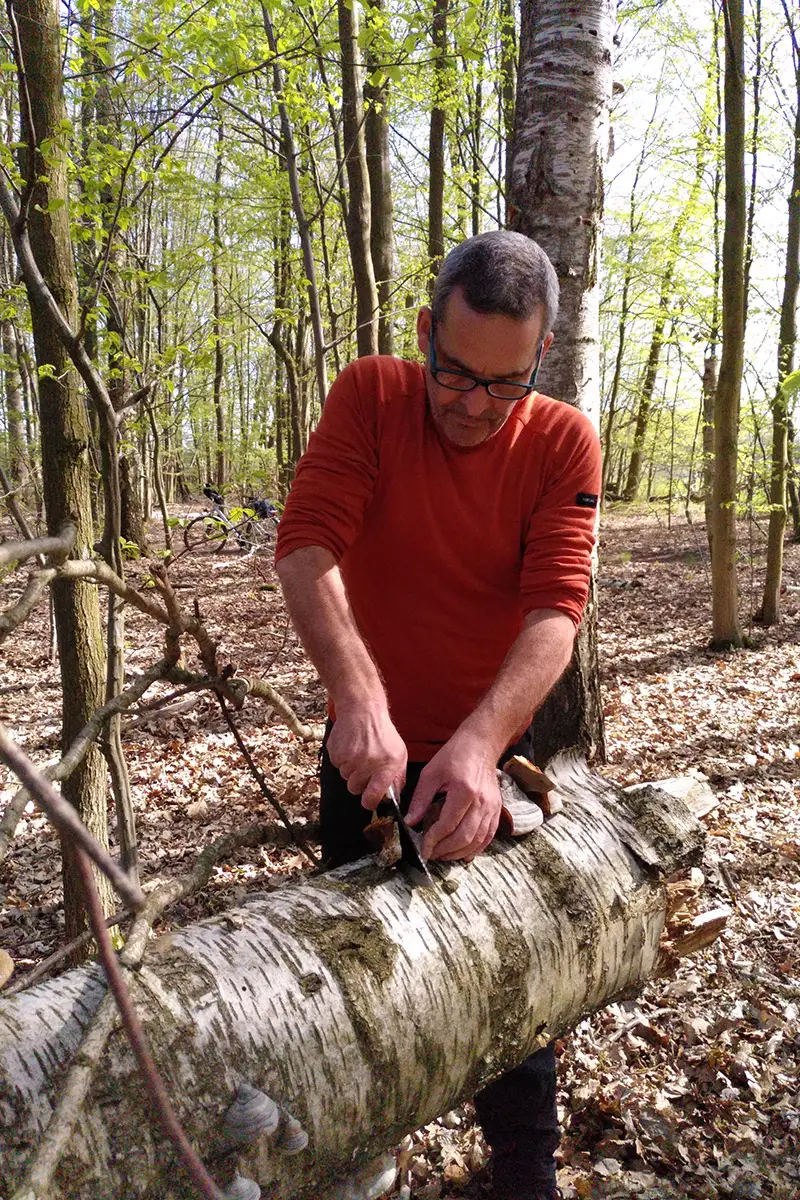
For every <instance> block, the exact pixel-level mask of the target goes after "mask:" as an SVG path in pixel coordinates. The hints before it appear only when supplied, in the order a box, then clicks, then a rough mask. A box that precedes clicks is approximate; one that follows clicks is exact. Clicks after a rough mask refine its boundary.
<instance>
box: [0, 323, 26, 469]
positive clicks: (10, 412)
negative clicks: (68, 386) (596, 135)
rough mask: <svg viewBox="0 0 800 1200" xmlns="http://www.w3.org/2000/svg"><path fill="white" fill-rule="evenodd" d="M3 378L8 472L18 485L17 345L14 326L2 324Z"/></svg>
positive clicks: (21, 413) (21, 417)
mask: <svg viewBox="0 0 800 1200" xmlns="http://www.w3.org/2000/svg"><path fill="white" fill-rule="evenodd" d="M2 326H3V328H2V339H3V340H2V346H3V377H4V379H5V398H6V422H7V429H8V470H9V475H10V476H11V481H12V483H15V484H18V483H21V482H22V480H23V478H24V476H25V462H26V457H27V454H26V446H25V409H24V407H23V403H22V381H21V378H20V373H19V366H18V363H17V344H16V339H15V337H14V324H13V322H12V321H10V320H4V321H3V322H2Z"/></svg>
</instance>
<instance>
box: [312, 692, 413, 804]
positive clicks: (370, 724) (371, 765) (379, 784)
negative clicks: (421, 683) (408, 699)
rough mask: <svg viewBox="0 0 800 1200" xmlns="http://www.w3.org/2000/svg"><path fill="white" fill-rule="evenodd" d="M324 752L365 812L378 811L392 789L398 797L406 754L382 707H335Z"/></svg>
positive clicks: (384, 707)
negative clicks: (334, 718)
mask: <svg viewBox="0 0 800 1200" xmlns="http://www.w3.org/2000/svg"><path fill="white" fill-rule="evenodd" d="M327 750H328V755H329V756H330V760H331V762H332V763H333V765H334V766H335V767H338V769H339V773H340V774H341V776H342V778H343V779H346V780H347V790H348V791H349V792H352V793H353V795H354V796H358V795H361V803H362V804H363V805H364V808H372V809H374V808H377V807H378V805H379V804H380V802H381V800H383V798H384V796H385V795H386V793H387V791H388V790H389V788H390V787H391V786H392V785H394V787H395V788H396V789H397V794H398V796H399V795H400V792H401V790H402V788H403V784H404V783H405V780H406V766H407V764H408V751H407V750H406V745H405V742H404V741H403V739H402V738H401V737H400V734H399V733H398V732H397V730H396V729H395V727H394V725H393V724H392V719H391V717H390V716H389V710H388V709H387V708H386V706H385V705H381V706H378V707H373V708H369V707H360V708H358V709H356V708H349V707H345V708H341V707H340V706H339V705H337V708H336V720H335V721H334V723H333V729H332V730H331V733H330V737H329V738H328V741H327Z"/></svg>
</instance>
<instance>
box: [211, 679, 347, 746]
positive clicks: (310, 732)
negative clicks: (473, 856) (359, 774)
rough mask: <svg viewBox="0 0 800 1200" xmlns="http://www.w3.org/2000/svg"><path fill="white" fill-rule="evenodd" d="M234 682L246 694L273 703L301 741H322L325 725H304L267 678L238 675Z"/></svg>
mask: <svg viewBox="0 0 800 1200" xmlns="http://www.w3.org/2000/svg"><path fill="white" fill-rule="evenodd" d="M232 682H233V683H235V684H236V685H238V686H240V687H243V688H244V694H245V695H246V696H259V697H260V698H261V699H262V700H266V701H267V702H268V703H269V704H271V705H272V707H273V708H274V709H275V711H276V712H277V713H278V714H279V716H280V717H281V719H282V720H283V721H284V722H285V724H286V725H288V726H289V728H290V729H291V731H292V733H293V734H294V735H295V737H298V738H300V741H301V742H321V741H322V738H323V736H324V733H325V727H324V726H323V725H304V724H303V723H302V721H301V720H300V719H299V717H298V716H297V713H296V712H295V711H294V709H293V708H292V707H291V705H290V704H287V702H286V701H285V700H284V698H283V696H281V694H280V692H276V691H275V688H274V687H272V685H271V684H269V683H267V681H266V679H255V678H249V677H247V676H244V675H237V676H236V678H235V680H232Z"/></svg>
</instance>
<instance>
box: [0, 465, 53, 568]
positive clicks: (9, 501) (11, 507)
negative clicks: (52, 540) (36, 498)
mask: <svg viewBox="0 0 800 1200" xmlns="http://www.w3.org/2000/svg"><path fill="white" fill-rule="evenodd" d="M18 486H20V485H18ZM0 487H2V489H3V499H4V500H5V502H6V507H7V508H8V511H9V512H10V513H11V516H12V517H13V519H14V521H15V522H16V525H17V528H18V529H19V531H20V533H21V534H22V536H23V537H24V538H32V537H33V533H32V532H31V528H30V526H29V525H28V522H27V521H26V520H25V514H24V513H23V511H22V509H21V508H20V506H19V505H18V504H17V502H16V500H15V499H14V495H15V493H16V491H17V490H18V488H17V487H14V485H13V484H12V482H11V480H10V479H9V477H8V475H6V473H5V471H4V470H3V466H2V464H1V463H0ZM42 562H44V560H42Z"/></svg>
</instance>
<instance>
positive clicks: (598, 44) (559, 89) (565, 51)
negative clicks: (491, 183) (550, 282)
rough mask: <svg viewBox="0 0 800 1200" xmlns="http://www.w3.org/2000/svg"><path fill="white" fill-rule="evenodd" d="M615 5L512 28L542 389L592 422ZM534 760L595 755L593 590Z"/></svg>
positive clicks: (519, 161) (524, 220) (591, 6)
mask: <svg viewBox="0 0 800 1200" xmlns="http://www.w3.org/2000/svg"><path fill="white" fill-rule="evenodd" d="M615 13H616V6H615V5H614V3H613V0H582V2H581V3H576V4H568V5H564V4H563V3H562V2H561V0H524V2H523V5H522V25H521V31H520V65H519V77H518V87H517V108H516V125H515V134H514V155H513V162H512V165H511V179H512V185H511V217H512V221H511V224H512V227H513V228H514V229H517V230H519V231H520V232H521V233H525V234H527V235H528V236H529V237H532V238H534V239H535V240H536V241H537V242H538V243H539V245H540V246H541V247H542V249H543V250H545V251H546V253H547V254H548V255H549V257H550V260H551V262H552V263H553V266H554V267H555V269H556V272H557V273H558V278H559V282H560V284H561V307H560V310H559V315H558V320H557V321H556V327H555V335H556V336H555V341H554V342H553V345H552V347H551V349H550V352H549V353H548V355H547V358H546V359H545V361H544V364H543V367H542V371H541V373H540V377H539V386H540V387H541V389H542V391H544V392H546V393H548V394H549V395H551V396H555V397H557V398H558V399H559V400H566V401H567V402H568V403H570V404H574V405H576V406H577V407H578V408H581V409H582V410H583V411H584V412H585V413H586V414H587V415H588V416H589V417H590V418H591V419H592V421H593V422H594V424H595V428H599V423H600V346H599V336H600V320H599V302H600V290H599V282H598V272H599V258H600V244H601V240H602V239H601V233H602V222H603V165H604V163H605V159H606V154H607V150H608V144H609V104H610V101H611V86H612V52H613V44H614V28H615ZM534 739H535V752H536V758H537V762H539V763H540V764H543V763H544V762H545V761H546V760H547V759H548V758H550V757H551V756H552V755H553V754H555V753H556V751H558V750H560V749H562V748H564V747H565V746H580V747H583V748H584V749H585V750H586V751H587V752H588V753H597V754H598V755H599V756H600V757H602V756H603V753H604V734H603V716H602V707H601V703H600V688H599V682H598V663H597V627H596V596H595V589H594V586H593V587H592V590H591V593H590V597H589V605H588V608H587V612H586V615H585V617H584V620H583V624H582V625H581V629H580V633H579V636H578V642H577V646H576V653H575V656H574V658H573V662H572V665H571V667H570V668H569V670H568V671H567V673H566V675H565V676H564V677H563V678H562V680H561V681H560V682H559V683H558V684H557V685H556V687H555V688H554V689H553V691H552V692H551V693H550V696H549V697H548V699H547V700H546V701H545V704H544V705H543V706H542V708H541V709H540V710H539V712H538V713H537V714H536V718H535V723H534Z"/></svg>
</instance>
